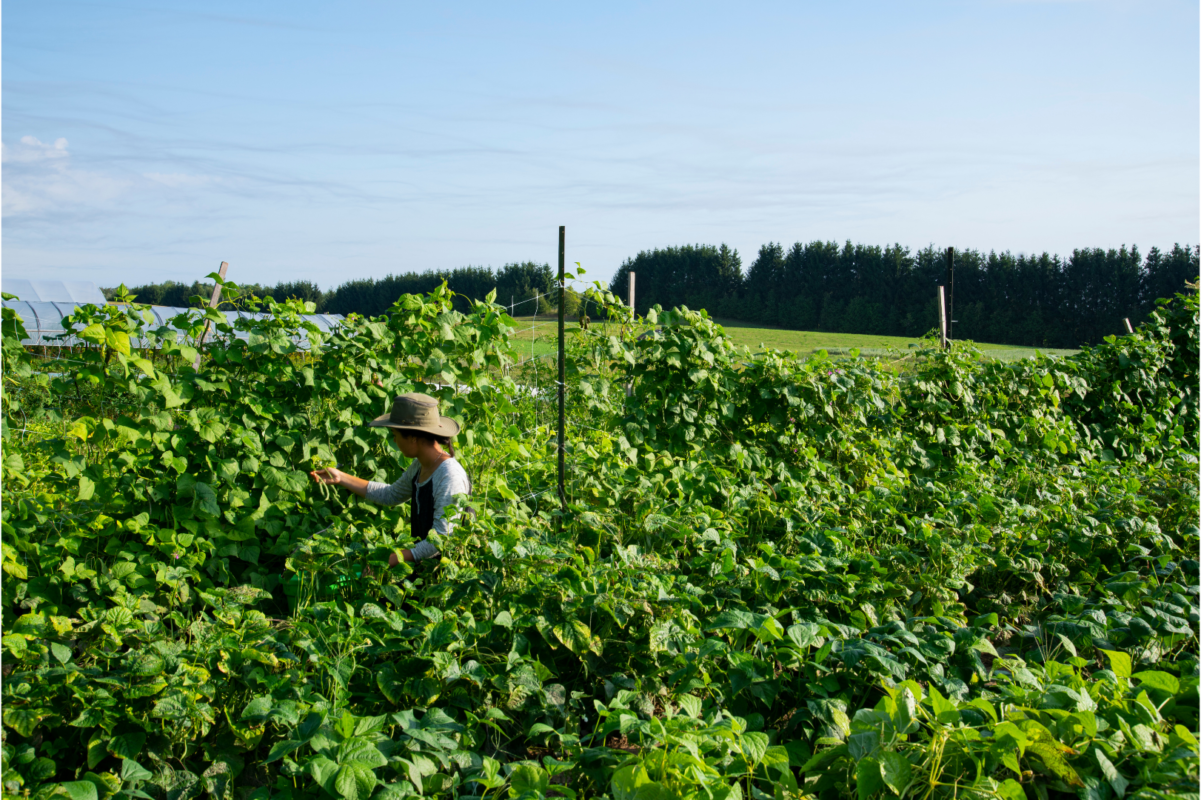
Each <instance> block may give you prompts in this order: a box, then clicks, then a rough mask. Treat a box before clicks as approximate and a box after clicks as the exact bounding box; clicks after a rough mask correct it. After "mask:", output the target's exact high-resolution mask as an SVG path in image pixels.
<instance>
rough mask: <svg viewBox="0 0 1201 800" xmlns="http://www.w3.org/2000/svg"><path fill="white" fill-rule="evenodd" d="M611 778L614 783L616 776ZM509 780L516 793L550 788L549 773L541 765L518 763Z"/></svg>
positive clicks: (542, 792) (541, 792)
mask: <svg viewBox="0 0 1201 800" xmlns="http://www.w3.org/2000/svg"><path fill="white" fill-rule="evenodd" d="M613 780H614V783H616V781H617V779H616V777H614V779H613ZM509 781H510V785H511V786H512V788H513V792H514V794H518V795H520V794H525V793H526V792H531V793H540V794H546V792H547V791H548V790H549V789H550V775H548V774H546V770H544V769H542V768H541V767H535V766H532V765H530V764H519V765H518V766H517V767H515V768H514V769H513V774H512V775H510V776H509Z"/></svg>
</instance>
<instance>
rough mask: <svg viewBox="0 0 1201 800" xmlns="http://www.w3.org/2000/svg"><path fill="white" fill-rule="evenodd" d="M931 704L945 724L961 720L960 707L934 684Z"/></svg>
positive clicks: (931, 689) (935, 714)
mask: <svg viewBox="0 0 1201 800" xmlns="http://www.w3.org/2000/svg"><path fill="white" fill-rule="evenodd" d="M930 706H931V707H932V708H933V709H934V716H935V717H936V718H937V719H938V721H939V722H941V723H943V724H945V725H953V724H955V723H956V722H958V721H959V709H958V708H956V707H955V704H954V703H952V702H951V701H950V700H948V699H947V698H945V697H943V696H942V694H941V693H940V692H939V691H938V689H936V688H934V685H933V684H931V685H930Z"/></svg>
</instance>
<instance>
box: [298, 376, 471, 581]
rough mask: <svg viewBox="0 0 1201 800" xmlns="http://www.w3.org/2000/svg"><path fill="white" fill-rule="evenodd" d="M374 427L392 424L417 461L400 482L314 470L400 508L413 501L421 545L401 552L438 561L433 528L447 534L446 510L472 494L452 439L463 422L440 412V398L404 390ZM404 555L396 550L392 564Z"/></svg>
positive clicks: (318, 476)
mask: <svg viewBox="0 0 1201 800" xmlns="http://www.w3.org/2000/svg"><path fill="white" fill-rule="evenodd" d="M369 424H370V426H371V427H372V428H390V429H391V430H392V441H393V442H395V444H396V447H397V449H399V450H400V452H401V453H402V454H403V455H404V456H405V457H406V458H411V459H413V462H412V463H411V464H409V468H408V469H406V470H405V471H404V474H403V475H401V476H400V480H398V481H396V482H395V483H393V484H391V485H388V484H386V483H379V482H377V481H366V480H363V479H362V478H356V477H355V476H353V475H347V474H346V473H345V472H342V471H341V470H338V469H319V470H315V471H313V472H310V473H309V474H310V475H311V476H312V477H313V480H315V481H317V482H318V483H326V484H329V485H331V486H343V487H345V488H346V489H348V490H349V491H351V492H354V493H355V494H357V495H359V496H360V497H365V498H367V499H368V500H370V501H372V502H374V503H380V504H381V505H386V506H394V505H396V504H397V503H401V502H404V501H405V500H408V501H409V530H410V531H411V532H412V534H413V538H414V539H415V540H416V541H417V544H416V545H414V546H413V547H412V549H408V550H401V551H400V554H401V557H402V558H403V559H404V560H405V561H408V562H410V563H411V562H416V561H424V560H428V559H438V558H440V557H441V554H440V553H439V552H438V548H437V546H436V545H435V544H434V543H433V542H431V541H430V540H429V539H428V538H427V537H428V536H429V533H430V531H431V530H432V531H434V532H435V533H438V534H440V535H442V536H446V535H448V534H449V533H450V532H451V529H452V528H453V527H454V521H453V519H448V518H447V516H446V514H445V509H446V507H447V506H448V505H450V504H451V502H452V501H453V499H454V498H455V496H457V495H463V494H468V495H469V494H471V479H470V478H468V477H467V473H466V471H464V469H463V467H462V466H461V465H460V464H459V462H458V461H457V460H456V459H455V449H454V447H453V446H452V445H451V443H450V440H451V439H452V438H453V437H454V436H455V435H456V434H457V433H458V432H459V423H457V422H455V421H454V420H453V419H451V418H450V417H444V416H442V415H441V414H440V413H439V409H438V401H437V400H435V399H434V398H432V397H430V396H429V395H424V394H416V393H409V394H402V395H400V396H399V397H397V398H396V399H395V400H393V401H392V412H391V413H390V414H384V415H383V416H381V417H378V418H377V419H375V420H373V421H372V422H371V423H369ZM398 563H399V559H397V557H396V553H393V554H392V556H391V558H390V559H389V562H388V566H392V567H394V566H396V565H397V564H398Z"/></svg>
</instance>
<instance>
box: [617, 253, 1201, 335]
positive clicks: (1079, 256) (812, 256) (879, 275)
mask: <svg viewBox="0 0 1201 800" xmlns="http://www.w3.org/2000/svg"><path fill="white" fill-rule="evenodd" d="M1199 255H1201V248H1198V247H1191V246H1181V245H1179V244H1177V245H1175V246H1173V247H1172V249H1171V250H1168V251H1166V252H1165V251H1161V250H1160V249H1159V248H1156V247H1153V248H1151V250H1150V251H1149V252H1148V253H1147V255H1146V257H1143V256H1142V255H1140V253H1139V250H1138V248H1137V247H1131V248H1126V247H1121V248H1119V249H1116V250H1114V249H1110V250H1104V249H1101V248H1092V249H1089V248H1085V249H1082V250H1074V251H1072V254H1071V255H1070V256H1069V257H1067V258H1061V257H1060V256H1058V255H1050V254H1048V253H1042V254H1039V255H1027V254H1017V255H1014V254H1013V253H1010V252H1004V253H996V252H989V253H987V254H986V253H983V252H982V251H979V250H970V249H969V250H959V249H956V250H955V254H954V292H953V294H951V293H948V299H949V301H950V306H951V308H950V311H951V314H952V319H953V320H954V327H953V332H954V336H955V338H957V339H973V340H975V341H980V342H992V343H998V344H1016V345H1029V346H1036V347H1065V348H1074V347H1079V346H1080V345H1082V344H1096V343H1097V342H1099V341H1101V340H1102V339H1103V338H1104V337H1105V336H1108V335H1109V334H1116V333H1123V332H1125V325H1124V324H1123V322H1122V320H1123V318H1126V317H1128V318H1129V319H1130V321H1131V323H1132V324H1137V323H1138V322H1139V321H1140V320H1141V319H1142V318H1143V317H1145V315H1146V314H1147V313H1148V312H1149V311H1150V310H1151V309H1152V308H1154V307H1155V301H1156V300H1157V299H1158V298H1161V297H1171V296H1173V295H1174V294H1176V293H1177V292H1181V291H1184V289H1185V281H1195V280H1196V279H1197V276H1198V270H1199V263H1198V260H1199V259H1198V257H1199ZM948 267H949V260H948V254H947V251H946V250H945V249H941V248H935V247H933V246H929V247H926V248H924V249H921V250H918V251H917V252H912V251H910V249H909V248H907V247H903V246H901V245H899V244H896V245H889V246H887V247H880V246H874V245H864V244H852V243H851V242H849V241H848V242H847V243H846V244H844V245H842V246H839V245H838V244H837V243H835V242H821V241H814V242H810V243H808V244H804V243H801V242H797V243H796V244H794V245H793V246H792V247H791V248H789V249H788V250H785V249H784V247H783V246H782V245H780V244H776V243H769V244H765V245H763V246H762V247H760V248H759V253H758V255H757V256H756V258H755V260H754V261H753V262H752V263H751V265H750V268H749V269H748V270H746V271H745V273H744V272H743V270H742V263H741V259H740V258H739V255H738V251H737V250H731V249H730V248H728V247H727V246H725V245H721V246H719V247H715V246H712V245H685V246H682V247H667V248H663V249H655V250H647V251H643V252H641V253H639V254H638V255H637V256H635V257H634V258H630V259H627V260H626V261H625V263H623V264H622V265H621V268H620V269H619V270H618V271H617V274H616V275H614V277H613V279H612V281H611V284H610V290H611V291H612V292H613V293H614V294H616V295H618V296H619V297H626V296H627V294H626V292H627V287H628V285H629V274H630V273H631V272H634V273H635V274H636V275H637V279H636V282H635V303H636V306H637V309H638V311H639V313H645V312H646V311H647V310H648V309H649V308H650V307H651V306H653V305H656V304H659V305H662V306H663V307H665V308H667V307H671V306H676V305H687V306H689V307H691V308H705V309H707V310H708V311H709V312H710V314H712V315H713V316H716V317H724V318H731V319H736V320H741V321H746V322H757V323H761V324H765V325H777V326H780V327H783V328H791V329H794V330H820V331H833V332H840V333H861V334H882V335H892V336H921V335H923V334H925V333H927V332H928V331H930V330H931V329H932V328H935V327H937V326H938V300H937V287H938V285H939V284H943V285H948ZM949 288H950V287H949V285H948V289H949Z"/></svg>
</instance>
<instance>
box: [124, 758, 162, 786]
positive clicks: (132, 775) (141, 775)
mask: <svg viewBox="0 0 1201 800" xmlns="http://www.w3.org/2000/svg"><path fill="white" fill-rule="evenodd" d="M153 777H154V774H153V773H152V772H151V771H150V770H148V769H146V768H145V767H143V766H142V765H141V764H139V763H138V762H136V761H134V760H133V759H132V758H127V759H125V760H124V761H122V762H121V780H122V781H125V782H128V783H134V782H137V781H147V780H150V779H151V778H153Z"/></svg>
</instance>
